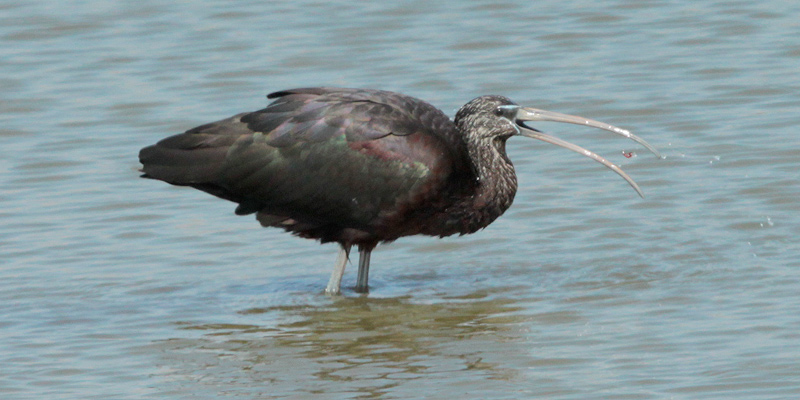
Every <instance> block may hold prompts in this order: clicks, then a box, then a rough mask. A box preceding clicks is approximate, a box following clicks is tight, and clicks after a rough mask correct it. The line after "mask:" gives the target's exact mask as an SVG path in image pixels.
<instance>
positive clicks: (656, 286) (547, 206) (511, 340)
mask: <svg viewBox="0 0 800 400" xmlns="http://www.w3.org/2000/svg"><path fill="white" fill-rule="evenodd" d="M797 15H800V4H795V3H791V2H785V1H775V0H767V1H762V2H744V1H697V2H668V1H651V0H647V1H608V2H596V1H566V2H565V1H540V2H530V1H525V2H523V1H500V2H498V1H491V2H490V1H441V2H431V1H409V2H394V3H387V2H374V3H366V2H364V3H360V2H345V1H332V2H311V1H293V2H279V3H276V2H259V1H239V2H227V1H147V0H145V1H137V2H125V1H98V0H85V1H78V0H67V1H64V0H59V1H55V0H40V1H36V2H30V1H19V0H0V89H1V90H0V304H2V305H3V307H0V397H3V398H5V399H43V398H53V399H55V398H58V399H110V398H114V399H142V398H158V399H162V398H164V399H167V398H168V399H180V398H191V399H205V398H209V399H210V398H215V399H216V398H253V399H255V398H258V399H267V398H276V399H295V398H296V399H300V398H311V397H314V396H318V397H320V398H331V399H347V398H358V399H399V398H429V399H442V398H448V399H449V398H452V396H454V395H455V396H460V397H461V398H475V399H478V398H480V399H521V398H548V399H608V398H615V399H666V398H674V399H683V398H686V399H721V398H725V399H777V398H795V397H797V396H798V395H800V381H798V379H797V377H798V376H800V346H797V344H798V341H799V340H800V297H798V293H800V271H798V269H800V261H798V254H799V253H800V246H798V240H797V238H798V236H799V235H800V217H798V215H800V200H798V199H800V172H798V170H799V168H800V157H798V145H800V136H798V134H797V128H796V127H797V126H798V125H800V112H799V111H800V79H798V76H800V75H798V67H799V66H800V39H799V38H800V22H799V21H800V20H798V18H797ZM318 85H326V86H344V87H368V88H380V89H387V90H394V91H399V92H402V93H405V94H409V95H412V96H416V97H419V98H422V99H425V100H427V101H429V102H430V103H432V104H434V105H436V106H437V107H440V108H441V109H442V110H444V111H445V112H446V113H447V114H449V115H453V114H454V113H455V110H457V109H458V108H459V107H460V106H461V105H462V104H464V103H466V102H467V101H469V100H470V99H472V98H474V97H477V96H479V95H484V94H502V95H506V96H508V97H510V98H512V99H513V100H515V101H516V102H517V103H519V104H522V105H526V106H532V107H537V108H543V109H548V110H553V111H559V112H563V113H569V114H577V115H582V116H585V117H589V118H594V119H598V120H601V121H604V122H608V123H611V124H614V125H617V126H621V127H624V128H627V129H630V130H631V131H633V132H635V133H636V134H638V135H640V136H641V137H643V138H645V139H646V140H647V141H649V142H650V143H652V144H653V145H655V146H656V147H658V148H659V149H660V150H661V151H662V152H663V153H664V155H665V156H666V157H665V159H663V160H659V159H657V158H656V157H653V156H652V155H650V154H648V153H647V152H646V151H645V150H644V149H642V148H638V147H636V146H634V144H633V143H632V142H630V141H627V140H624V139H622V138H619V137H616V136H614V135H611V134H609V133H607V132H603V131H599V130H595V129H586V128H583V127H580V126H567V125H564V124H557V125H556V124H538V125H536V126H537V127H538V128H540V129H542V130H545V131H547V132H550V133H552V134H555V135H557V136H559V137H562V138H564V139H566V140H569V141H571V142H574V143H576V144H579V145H582V146H584V147H587V148H589V149H591V150H593V151H595V152H597V153H599V154H601V155H604V156H606V157H607V158H609V159H610V160H611V161H612V162H615V163H617V164H619V165H621V166H622V168H623V169H624V170H625V171H627V172H628V173H629V174H630V175H631V176H632V177H633V178H634V179H636V181H637V182H638V183H639V184H640V185H641V187H642V189H643V190H644V192H645V194H646V195H647V197H646V198H645V199H640V198H639V197H638V196H637V195H636V193H635V192H634V191H633V190H631V189H630V187H628V185H627V184H626V183H625V182H624V181H623V180H622V179H620V178H619V177H618V176H616V175H614V174H613V173H612V172H610V171H608V170H606V169H604V168H603V167H601V166H599V165H598V164H596V163H594V162H592V161H590V160H588V159H586V158H584V157H581V156H579V155H577V154H574V153H572V152H569V151H566V150H564V149H560V148H557V147H554V146H549V145H546V144H544V143H541V142H538V141H532V140H527V139H513V140H511V141H510V142H509V144H508V151H509V155H510V158H511V159H512V160H513V161H514V162H515V165H516V168H517V173H518V175H519V180H520V189H519V192H518V193H517V197H516V200H515V204H514V205H513V206H512V208H511V209H510V210H509V211H508V212H507V213H506V214H505V215H504V216H503V217H501V218H500V219H499V220H498V221H496V222H495V223H494V224H492V225H491V226H489V227H488V228H487V229H485V230H483V231H481V232H479V233H476V234H474V235H470V236H465V237H452V238H446V239H442V240H439V239H434V238H428V237H413V238H404V239H401V240H398V241H397V242H395V243H392V244H390V245H386V246H381V247H379V248H378V249H377V250H376V251H375V252H374V253H373V257H372V262H373V268H372V271H371V272H372V273H371V274H370V275H371V276H370V278H371V279H370V283H371V293H370V294H369V295H368V296H360V295H357V294H356V293H354V292H353V290H352V287H353V285H354V281H355V273H354V270H355V268H352V267H350V268H349V271H348V273H347V274H346V275H345V279H344V283H343V285H344V289H343V290H344V295H343V296H341V297H328V296H326V295H324V294H323V292H322V289H323V288H324V285H325V284H326V282H327V279H328V276H329V274H330V271H331V268H332V266H333V262H334V260H335V258H336V251H337V247H336V245H324V246H320V245H318V244H317V243H315V242H312V241H308V240H302V239H298V238H294V237H291V236H290V235H288V234H285V233H283V232H281V231H280V230H277V229H263V228H261V227H260V226H259V224H258V223H257V222H256V221H254V220H253V218H252V217H251V216H248V217H237V216H235V215H234V214H233V209H234V204H233V203H228V202H225V201H222V200H219V199H216V198H213V197H212V196H209V195H207V194H204V193H202V192H199V191H196V190H192V189H187V188H177V187H171V186H169V185H167V184H164V183H162V182H156V181H149V180H143V179H139V178H138V176H139V172H138V171H137V169H138V168H139V164H138V160H137V154H138V151H139V149H140V148H142V147H144V146H146V145H149V144H152V143H154V142H155V141H157V140H159V139H161V138H163V137H166V136H168V135H172V134H175V133H179V132H182V131H184V130H186V129H189V128H192V127H194V126H197V125H200V124H202V123H206V122H210V121H213V120H217V119H221V118H225V117H228V116H230V115H233V114H235V113H239V112H243V111H251V110H256V109H259V108H262V107H264V106H266V104H267V100H266V98H265V97H264V96H265V95H266V94H267V93H269V92H271V91H276V90H280V89H286V88H292V87H304V86H318ZM628 152H633V156H632V157H630V158H627V157H625V156H624V155H623V153H628Z"/></svg>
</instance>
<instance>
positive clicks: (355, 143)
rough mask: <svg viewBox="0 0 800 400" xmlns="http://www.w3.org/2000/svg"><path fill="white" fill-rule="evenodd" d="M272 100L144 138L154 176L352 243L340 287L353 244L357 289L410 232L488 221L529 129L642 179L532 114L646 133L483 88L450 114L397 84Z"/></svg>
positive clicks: (509, 197) (496, 212) (504, 197)
mask: <svg viewBox="0 0 800 400" xmlns="http://www.w3.org/2000/svg"><path fill="white" fill-rule="evenodd" d="M267 98H269V99H274V101H273V102H272V103H271V104H269V105H268V106H267V107H266V108H264V109H262V110H259V111H254V112H249V113H242V114H238V115H234V116H233V117H230V118H227V119H223V120H220V121H217V122H212V123H210V124H206V125H202V126H198V127H196V128H194V129H190V130H188V131H186V132H185V133H182V134H179V135H175V136H171V137H168V138H166V139H164V140H161V141H160V142H158V143H157V144H155V145H153V146H149V147H145V148H144V149H142V150H141V152H140V153H139V160H140V161H141V163H142V164H143V166H144V167H143V169H142V172H144V175H142V176H143V177H146V178H152V179H159V180H162V181H165V182H168V183H170V184H173V185H181V186H191V187H194V188H196V189H200V190H202V191H205V192H208V193H210V194H213V195H214V196H217V197H221V198H223V199H226V200H230V201H233V202H235V203H238V207H236V214H238V215H246V214H256V219H257V220H258V221H259V222H260V223H261V225H263V226H274V227H279V228H283V229H285V230H286V231H289V232H291V233H293V234H295V235H297V236H300V237H304V238H309V239H317V240H319V241H320V242H322V243H326V242H337V243H339V245H340V246H341V249H340V251H339V256H338V259H337V261H336V266H335V268H334V271H333V274H332V275H331V278H330V281H329V283H328V286H327V288H326V292H328V293H339V288H340V285H341V279H342V274H343V273H344V269H345V265H346V263H347V261H348V257H349V253H350V248H351V247H352V246H353V245H356V246H358V249H359V253H360V259H359V263H358V278H357V284H356V287H355V290H356V292H366V291H367V288H368V286H367V281H368V273H369V258H370V253H371V252H372V250H373V249H374V248H375V246H376V245H377V244H378V243H380V242H391V241H393V240H395V239H397V238H400V237H402V236H409V235H417V234H422V235H430V236H439V237H444V236H449V235H453V234H461V235H464V234H468V233H473V232H475V231H477V230H479V229H482V228H484V227H486V226H487V225H489V224H490V223H492V221H494V220H495V219H496V218H497V217H499V216H500V215H501V214H503V212H505V211H506V210H507V209H508V207H509V206H511V202H512V201H513V200H514V194H515V193H516V191H517V177H516V175H515V173H514V166H513V165H512V164H511V160H509V158H508V156H507V155H506V150H505V146H506V140H507V139H508V138H510V137H512V136H516V135H521V136H527V137H530V138H534V139H539V140H542V141H545V142H547V143H551V144H555V145H558V146H561V147H564V148H567V149H569V150H572V151H575V152H577V153H580V154H583V155H585V156H587V157H590V158H592V159H594V160H595V161H597V162H599V163H601V164H603V165H605V166H606V167H608V168H610V169H612V170H613V171H614V172H616V173H617V174H619V175H620V176H622V177H623V178H624V179H625V180H626V181H627V182H628V183H629V184H630V185H631V186H632V187H633V188H634V189H635V190H636V192H637V193H639V195H642V191H641V190H640V189H639V186H638V185H637V184H636V183H635V182H634V181H633V179H631V178H630V177H629V176H628V175H627V174H626V173H625V172H623V171H622V170H621V169H620V168H619V167H618V166H616V165H614V164H612V163H611V162H609V161H608V160H606V159H605V158H603V157H601V156H599V155H597V154H595V153H593V152H591V151H589V150H586V149H583V148H581V147H579V146H576V145H574V144H571V143H568V142H565V141H563V140H561V139H558V138H556V137H553V136H550V135H547V134H545V133H543V132H541V131H538V130H536V129H533V128H531V127H529V126H527V125H525V122H527V121H553V122H567V123H572V124H578V125H586V126H591V127H595V128H600V129H604V130H607V131H611V132H613V133H616V134H618V135H621V136H624V137H627V138H629V139H632V140H635V141H636V142H638V143H640V144H641V145H643V146H645V147H646V148H647V149H649V150H650V151H652V152H653V153H655V154H656V155H657V156H659V157H660V155H659V154H658V152H657V151H656V149H654V148H653V147H652V146H650V145H649V144H647V142H645V141H644V140H642V139H640V138H639V137H637V136H635V135H632V134H631V133H629V132H628V131H626V130H624V129H620V128H617V127H614V126H611V125H608V124H605V123H602V122H598V121H593V120H590V119H586V118H583V117H576V116H571V115H566V114H559V113H555V112H550V111H543V110H538V109H535V108H526V107H520V106H518V105H516V104H515V103H514V102H512V101H511V100H509V99H508V98H506V97H503V96H481V97H478V98H476V99H474V100H472V101H470V102H469V103H467V104H466V105H464V106H463V107H461V109H460V110H459V111H458V112H457V113H456V116H455V119H454V120H450V118H448V117H447V115H445V114H444V113H443V112H442V111H440V110H438V109H437V108H435V107H433V106H432V105H430V104H428V103H426V102H424V101H422V100H419V99H416V98H413V97H409V96H405V95H402V94H398V93H393V92H387V91H380V90H367V89H340V88H304V89H292V90H284V91H280V92H275V93H272V94H270V95H268V96H267Z"/></svg>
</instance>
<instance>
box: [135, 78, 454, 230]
mask: <svg viewBox="0 0 800 400" xmlns="http://www.w3.org/2000/svg"><path fill="white" fill-rule="evenodd" d="M268 97H269V98H274V99H276V100H275V101H274V102H273V103H271V104H270V105H269V106H268V107H267V108H265V109H263V110H259V111H256V112H252V113H246V114H239V115H236V116H233V117H231V118H228V119H225V120H221V121H217V122H214V123H211V124H207V125H203V126H199V127H197V128H194V129H191V130H189V131H187V132H185V133H183V134H180V135H176V136H172V137H169V138H167V139H164V140H162V141H160V142H159V143H158V144H156V145H154V146H150V147H146V148H144V149H142V151H141V152H140V160H141V162H142V164H143V165H144V168H143V171H144V173H145V175H144V176H146V177H150V178H155V179H160V180H164V181H167V182H169V183H172V184H176V185H187V186H193V187H196V188H198V189H201V190H204V191H206V192H209V193H211V194H214V195H216V196H218V197H221V198H224V199H227V200H231V201H234V202H237V203H239V207H238V208H237V214H248V213H253V212H258V213H259V214H258V217H259V220H260V221H261V222H262V224H264V225H276V226H282V227H284V228H286V229H289V230H293V231H295V232H303V231H305V232H306V234H307V235H309V236H313V237H319V236H324V235H326V234H330V232H332V231H336V230H342V229H357V230H361V231H364V232H370V233H374V230H375V229H376V227H378V226H381V222H382V221H384V220H386V219H387V218H391V217H392V215H394V214H396V213H398V212H400V211H401V210H402V209H404V208H407V207H408V206H409V205H412V204H417V203H424V202H425V201H426V199H427V198H429V197H431V196H434V195H435V194H436V191H437V190H438V189H439V188H441V187H442V185H443V184H444V182H445V181H446V180H447V178H448V176H449V174H450V173H451V171H452V169H453V165H454V164H453V163H454V159H455V158H456V155H455V154H454V152H453V149H452V146H450V145H448V140H452V135H454V127H453V124H452V122H451V121H450V119H449V118H448V117H447V116H446V115H444V114H443V113H442V112H441V111H439V110H438V109H436V108H435V107H433V106H431V105H430V104H428V103H425V102H423V101H421V100H417V99H414V98H411V97H408V96H403V95H400V94H396V93H391V92H383V91H370V90H357V89H330V88H309V89H295V90H288V91H282V92H276V93H272V94H270V95H269V96H268ZM447 135H451V136H447ZM312 231H315V232H316V231H324V232H328V233H325V234H323V233H319V232H317V233H313V232H312ZM309 232H311V233H309ZM328 239H330V240H337V239H335V238H328ZM323 240H326V238H323Z"/></svg>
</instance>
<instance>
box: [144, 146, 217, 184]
mask: <svg viewBox="0 0 800 400" xmlns="http://www.w3.org/2000/svg"><path fill="white" fill-rule="evenodd" d="M226 154H227V148H225V147H215V148H201V149H193V150H184V149H171V148H167V147H163V146H161V145H160V144H156V145H153V146H149V147H145V148H144V149H142V150H141V151H140V152H139V161H140V162H141V163H142V165H143V166H144V167H143V168H142V172H144V174H145V175H146V176H147V177H148V178H153V179H159V180H162V181H165V182H169V183H172V184H176V185H190V184H193V183H206V182H211V181H213V180H214V179H215V178H216V177H217V176H218V174H219V171H220V169H221V168H222V165H223V163H224V162H225V155H226Z"/></svg>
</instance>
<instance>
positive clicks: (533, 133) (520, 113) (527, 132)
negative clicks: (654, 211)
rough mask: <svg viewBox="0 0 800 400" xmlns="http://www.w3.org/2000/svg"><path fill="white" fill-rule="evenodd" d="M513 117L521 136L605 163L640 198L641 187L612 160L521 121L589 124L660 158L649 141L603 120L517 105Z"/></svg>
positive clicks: (642, 194) (642, 195)
mask: <svg viewBox="0 0 800 400" xmlns="http://www.w3.org/2000/svg"><path fill="white" fill-rule="evenodd" d="M516 111H517V112H516V115H515V119H516V122H517V126H518V128H519V134H520V135H522V136H527V137H529V138H533V139H538V140H541V141H544V142H547V143H550V144H554V145H556V146H560V147H563V148H565V149H568V150H572V151H574V152H576V153H579V154H583V155H585V156H586V157H589V158H591V159H593V160H595V161H597V162H599V163H600V164H603V165H605V166H606V167H607V168H609V169H611V170H612V171H614V172H616V173H617V174H618V175H619V176H621V177H622V178H623V179H625V181H626V182H628V184H630V185H631V187H633V189H634V190H636V193H638V194H639V196H641V197H642V198H644V193H643V192H642V189H640V188H639V185H637V184H636V182H635V181H634V180H633V178H631V177H630V176H629V175H628V174H626V173H625V171H623V170H622V169H621V168H620V167H618V166H617V165H615V164H613V163H612V162H610V161H608V160H606V159H605V158H604V157H602V156H600V155H598V154H596V153H594V152H592V151H589V150H586V149H584V148H583V147H580V146H578V145H575V144H572V143H569V142H567V141H565V140H562V139H559V138H557V137H555V136H551V135H548V134H546V133H544V132H541V131H538V130H536V129H532V128H530V127H527V126H524V125H523V124H522V123H521V122H523V121H548V122H565V123H569V124H576V125H585V126H591V127H593V128H599V129H603V130H606V131H609V132H613V133H616V134H617V135H620V136H624V137H626V138H628V139H631V140H633V141H635V142H636V143H639V144H641V145H642V146H644V147H645V148H647V149H648V150H650V151H651V152H652V153H653V154H655V155H656V157H658V158H661V154H660V153H659V152H658V150H656V148H655V147H653V146H651V145H650V144H649V143H647V142H646V141H644V139H642V138H640V137H638V136H636V135H634V134H632V133H630V132H629V131H627V130H625V129H622V128H618V127H616V126H613V125H609V124H606V123H605V122H600V121H595V120H592V119H588V118H584V117H578V116H575V115H568V114H561V113H557V112H553V111H545V110H539V109H536V108H528V107H519V108H517V110H516Z"/></svg>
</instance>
